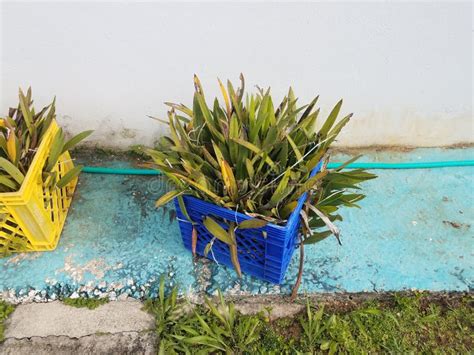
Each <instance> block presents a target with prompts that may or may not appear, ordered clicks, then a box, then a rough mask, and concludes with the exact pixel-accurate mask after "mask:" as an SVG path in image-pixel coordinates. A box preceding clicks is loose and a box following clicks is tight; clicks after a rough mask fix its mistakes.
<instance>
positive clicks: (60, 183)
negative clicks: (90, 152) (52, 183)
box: [56, 165, 83, 189]
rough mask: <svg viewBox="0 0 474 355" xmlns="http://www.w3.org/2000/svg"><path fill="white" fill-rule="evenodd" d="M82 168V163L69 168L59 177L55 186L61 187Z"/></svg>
mask: <svg viewBox="0 0 474 355" xmlns="http://www.w3.org/2000/svg"><path fill="white" fill-rule="evenodd" d="M82 168H83V166H82V165H78V166H75V167H74V168H72V169H71V170H69V171H68V172H67V173H66V174H64V176H63V177H62V178H61V179H59V181H58V182H57V183H56V186H57V187H58V188H60V189H62V188H63V187H64V186H66V185H67V184H69V183H70V182H71V181H72V180H73V179H75V178H76V177H77V176H78V175H79V174H80V173H81V170H82Z"/></svg>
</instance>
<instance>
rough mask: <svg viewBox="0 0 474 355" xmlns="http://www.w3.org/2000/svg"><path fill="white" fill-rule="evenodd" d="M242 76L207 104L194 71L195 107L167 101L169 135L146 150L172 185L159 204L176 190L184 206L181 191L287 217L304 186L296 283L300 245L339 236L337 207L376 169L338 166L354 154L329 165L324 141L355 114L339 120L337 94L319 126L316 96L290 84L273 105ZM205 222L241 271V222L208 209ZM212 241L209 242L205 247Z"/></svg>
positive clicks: (354, 198)
mask: <svg viewBox="0 0 474 355" xmlns="http://www.w3.org/2000/svg"><path fill="white" fill-rule="evenodd" d="M240 80H241V86H240V87H239V88H237V89H234V86H233V85H232V83H231V82H230V81H228V82H227V89H226V88H225V87H224V85H223V84H222V83H221V81H220V80H219V86H220V89H221V92H222V96H223V100H224V105H221V104H220V103H219V101H218V100H217V98H215V99H214V101H213V104H212V105H208V104H207V102H206V99H205V96H204V91H203V88H202V85H201V83H200V81H199V79H198V78H197V76H195V77H194V86H195V93H194V99H193V105H192V108H189V107H187V106H185V105H183V104H174V103H166V105H168V106H169V107H170V110H169V111H168V120H161V119H158V120H159V121H162V122H165V123H166V124H167V125H169V129H170V136H165V137H162V138H161V140H160V141H159V144H158V146H157V147H156V148H155V149H148V150H146V152H147V153H148V154H149V155H150V156H151V157H152V158H153V160H154V162H155V164H156V167H157V168H158V169H160V170H161V171H162V172H163V173H164V174H166V176H167V177H168V178H169V179H170V181H171V182H172V183H173V185H174V186H175V189H174V190H172V191H169V192H167V193H166V194H164V195H163V196H161V197H160V198H159V200H158V201H157V203H156V205H157V207H160V206H163V205H164V204H166V203H167V202H169V201H170V200H171V199H173V198H175V197H177V198H178V199H179V200H180V205H181V209H182V210H183V207H184V203H183V202H182V201H183V200H182V195H183V194H189V195H193V196H196V197H198V198H200V199H203V200H205V201H210V202H212V203H214V204H217V205H219V206H222V207H226V208H229V209H232V210H237V211H240V212H243V213H246V214H247V215H249V216H251V217H253V218H254V219H255V222H250V223H255V224H256V225H258V226H263V225H264V224H265V223H268V222H271V223H276V224H283V223H285V222H286V219H287V218H288V216H289V215H290V214H291V212H292V211H293V210H294V209H295V207H296V205H297V202H298V199H299V198H300V197H301V196H302V195H303V194H304V193H308V195H307V199H306V201H305V205H304V208H303V210H302V212H301V218H302V221H303V223H302V225H303V235H302V237H301V240H300V245H301V248H300V250H301V258H300V261H301V263H300V272H299V274H298V275H299V276H298V280H297V284H296V286H298V285H299V283H300V281H301V273H302V265H303V256H304V252H303V246H304V245H306V244H312V243H316V242H319V241H321V240H323V239H325V238H326V237H328V236H329V235H331V234H334V235H335V236H336V237H337V238H338V240H339V230H338V229H337V227H336V226H335V225H334V223H333V222H334V221H336V220H342V217H341V216H340V215H339V214H338V213H337V211H338V209H339V208H340V207H342V206H346V207H359V206H358V205H357V202H358V201H360V200H361V199H363V198H364V195H363V194H362V193H360V190H359V186H358V185H359V184H360V183H361V182H363V181H365V180H368V179H373V178H375V177H376V176H375V175H373V174H370V173H368V172H366V171H364V170H362V169H354V170H351V171H343V169H344V168H345V167H346V166H347V165H348V164H350V163H351V162H353V161H354V160H356V159H357V158H358V157H355V158H353V159H350V160H349V161H348V162H346V163H345V164H343V165H342V166H340V167H338V168H337V169H333V170H329V169H326V164H327V161H328V159H329V157H328V149H329V147H330V145H331V144H332V143H333V142H334V141H335V140H336V138H337V136H338V134H339V132H340V131H341V130H342V128H343V127H344V126H345V125H346V124H347V123H348V122H349V120H350V118H351V117H352V114H348V115H346V116H344V117H343V118H342V119H340V120H339V121H337V118H338V116H339V113H340V110H341V106H342V100H341V101H339V102H338V103H337V104H336V105H335V107H334V108H333V109H332V111H331V112H330V113H329V115H328V117H327V118H326V119H325V120H324V121H323V122H322V124H320V125H319V126H320V128H319V129H318V123H319V122H318V120H319V113H320V109H319V108H316V104H317V101H318V97H316V98H315V99H314V100H312V101H311V102H310V103H309V104H307V105H303V106H298V105H297V99H296V97H295V95H294V93H293V90H292V89H291V88H290V89H289V91H288V94H287V95H286V96H285V97H284V98H283V100H282V101H281V103H280V104H279V105H278V106H275V105H274V104H273V100H272V96H271V94H270V89H267V90H262V89H258V92H257V93H256V94H250V95H249V94H247V95H244V87H245V84H244V78H243V76H242V75H241V77H240ZM320 161H323V162H324V164H323V167H322V169H321V171H320V172H318V173H317V174H316V175H314V176H313V177H310V174H311V172H312V170H313V169H314V168H315V167H316V166H317V165H318V164H319V162H320ZM188 217H189V216H188ZM188 220H190V219H189V218H188ZM190 222H191V223H193V222H192V221H191V220H190ZM205 223H206V227H207V228H208V229H209V228H210V232H211V233H212V234H213V235H214V237H215V238H217V239H219V240H221V241H223V242H224V243H226V244H228V245H229V249H230V253H231V256H232V262H233V264H234V267H235V269H236V271H237V273H238V274H239V275H240V266H239V262H238V257H237V250H236V239H235V238H236V236H235V229H236V228H239V226H237V225H235V224H232V222H231V223H230V225H229V228H227V230H225V229H223V228H222V227H221V226H220V225H219V223H217V222H216V221H214V220H213V219H212V218H211V217H208V218H207V219H206V222H205ZM240 228H242V226H240ZM249 228H252V227H251V226H250V227H249ZM253 228H256V227H253ZM196 238H197V233H193V249H194V246H195V239H196ZM211 247H212V243H210V244H209V245H208V248H206V249H209V248H211ZM295 290H297V287H295ZM295 292H296V291H295Z"/></svg>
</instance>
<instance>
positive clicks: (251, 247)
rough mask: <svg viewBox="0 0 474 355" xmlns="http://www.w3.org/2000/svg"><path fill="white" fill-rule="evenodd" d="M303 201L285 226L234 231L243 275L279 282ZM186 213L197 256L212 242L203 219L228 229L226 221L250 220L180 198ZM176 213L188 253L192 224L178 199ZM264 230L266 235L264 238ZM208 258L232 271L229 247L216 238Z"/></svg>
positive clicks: (294, 238) (292, 245)
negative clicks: (193, 233)
mask: <svg viewBox="0 0 474 355" xmlns="http://www.w3.org/2000/svg"><path fill="white" fill-rule="evenodd" d="M321 164H322V163H321V162H320V163H319V164H318V165H317V166H316V167H315V168H314V169H313V171H312V172H311V176H314V175H315V174H316V173H317V172H318V171H319V170H320V169H321ZM305 199H306V193H305V194H303V195H302V196H301V197H300V198H299V200H298V205H297V206H296V208H295V210H294V211H293V212H292V213H291V215H290V217H289V218H288V221H287V223H286V225H275V224H272V223H268V224H267V225H266V226H264V227H262V228H258V229H244V230H239V229H237V231H236V240H237V253H238V257H239V262H240V267H241V270H242V272H243V273H246V274H250V275H253V276H255V277H257V278H259V279H262V280H265V281H270V282H273V283H278V284H279V283H281V282H282V281H283V278H284V276H285V273H286V269H287V268H288V264H289V263H290V260H291V257H292V255H293V252H294V251H295V247H296V244H297V240H298V233H299V230H300V218H299V215H300V211H301V208H302V207H303V204H304V201H305ZM183 200H184V204H185V206H186V210H187V212H188V214H189V217H190V218H191V220H192V221H193V222H194V223H195V224H194V226H195V228H196V229H197V233H198V238H197V245H196V253H197V254H199V255H203V256H204V248H205V247H206V245H207V244H208V243H209V242H210V241H211V240H212V239H213V236H212V234H211V233H210V232H209V231H208V230H207V229H206V227H204V224H203V219H204V218H205V217H206V216H210V217H211V218H213V219H214V220H215V221H217V222H219V223H220V224H221V225H222V227H223V228H224V229H227V224H226V223H225V221H234V222H237V223H241V222H242V221H245V220H247V219H251V218H252V217H249V216H247V215H245V214H243V213H240V212H236V211H233V210H230V209H227V208H223V207H220V206H217V205H214V204H212V203H209V202H205V201H202V200H200V199H198V198H195V197H193V196H183ZM174 202H175V206H176V212H177V216H178V221H179V227H180V229H181V236H182V238H183V243H184V246H185V247H186V248H187V249H189V250H191V234H192V228H193V226H192V224H191V223H190V222H189V221H188V220H187V219H186V217H185V216H184V215H183V213H182V211H181V208H180V207H179V203H178V199H175V201H174ZM263 231H266V232H267V235H266V237H264V234H263V233H262V232H263ZM207 258H208V259H210V260H214V261H217V262H218V263H219V264H224V265H227V266H229V267H231V268H233V265H232V261H231V259H230V253H229V246H228V245H227V244H225V243H224V242H221V241H220V240H218V239H215V240H214V243H213V246H212V251H211V252H209V253H208V255H207Z"/></svg>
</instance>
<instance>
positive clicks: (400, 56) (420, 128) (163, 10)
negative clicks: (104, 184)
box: [0, 2, 473, 147]
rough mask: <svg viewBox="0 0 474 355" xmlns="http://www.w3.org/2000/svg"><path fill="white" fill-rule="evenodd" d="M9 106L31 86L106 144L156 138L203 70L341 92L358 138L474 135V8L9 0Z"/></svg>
mask: <svg viewBox="0 0 474 355" xmlns="http://www.w3.org/2000/svg"><path fill="white" fill-rule="evenodd" d="M0 6H1V28H2V37H1V39H2V41H1V50H2V53H1V62H0V64H1V95H0V97H1V102H0V109H1V112H3V113H5V112H6V109H7V107H9V106H10V105H13V104H16V100H17V98H16V95H17V89H18V87H19V86H22V87H25V88H26V87H27V86H28V85H32V87H33V92H34V94H35V95H34V96H35V98H36V102H37V103H38V104H46V103H47V102H48V100H50V99H51V98H52V97H53V96H54V95H57V101H58V111H59V114H60V115H59V120H60V122H61V124H62V125H64V126H65V127H66V129H67V130H69V131H71V132H77V131H80V130H83V129H95V130H96V132H95V134H94V135H93V137H92V138H91V140H92V141H93V143H97V144H99V145H101V146H110V147H128V146H129V145H131V144H137V143H142V144H143V143H145V144H151V143H152V142H153V141H154V140H155V139H156V138H157V137H158V136H159V135H160V134H162V133H163V132H164V131H165V128H164V127H162V126H160V124H159V123H157V122H155V121H153V120H151V119H149V118H147V117H146V115H148V114H151V115H157V116H162V117H164V116H165V112H166V111H165V106H164V105H163V104H162V103H163V102H164V101H174V102H184V103H191V100H192V92H193V83H192V76H193V73H197V74H198V75H199V76H200V78H201V81H202V82H203V84H204V88H205V89H206V88H207V93H208V94H209V96H210V95H215V94H217V92H218V91H217V82H216V80H215V78H216V77H217V76H219V77H220V78H221V79H226V78H231V79H233V80H235V81H237V79H238V74H239V73H240V72H243V73H244V74H245V76H246V78H247V81H248V84H249V87H250V86H252V85H254V84H259V85H260V86H271V87H272V90H273V92H274V93H275V95H276V96H278V97H280V96H281V94H282V93H283V92H284V91H286V90H287V88H288V86H289V85H292V86H293V88H294V90H295V91H296V93H297V95H299V96H300V98H301V102H303V101H306V100H309V99H310V98H311V97H312V96H314V95H316V94H321V101H320V103H321V105H322V106H323V108H325V109H326V110H329V109H330V108H331V106H332V105H333V104H334V103H335V102H336V101H337V100H338V99H339V98H341V97H343V98H344V99H345V106H344V110H345V111H346V112H348V111H350V112H355V118H354V120H353V122H352V123H351V124H350V125H349V126H348V127H347V129H346V132H345V134H344V135H343V137H341V138H342V139H341V141H340V144H341V145H346V146H367V145H372V144H382V145H414V146H439V145H448V144H454V143H461V142H473V115H472V101H473V91H472V80H473V71H472V56H473V54H472V46H473V39H472V32H471V31H472V5H471V4H470V3H469V2H466V3H455V4H450V3H438V4H435V3H376V2H371V3H354V2H352V3H338V4H335V3H278V4H270V3H254V4H249V3H240V4H237V3H221V4H217V3H193V4H185V3H133V2H129V3H126V2H122V3H118V2H112V3H110V2H108V3H92V2H82V3H66V2H52V3H41V2H31V3H8V2H7V3H5V2H3V3H2V4H1V5H0Z"/></svg>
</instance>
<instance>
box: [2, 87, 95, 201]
mask: <svg viewBox="0 0 474 355" xmlns="http://www.w3.org/2000/svg"><path fill="white" fill-rule="evenodd" d="M55 102H56V99H54V100H53V102H52V103H51V104H49V105H48V106H45V107H43V108H42V109H41V110H40V111H39V112H36V111H35V108H34V107H33V99H32V94H31V88H29V89H28V91H27V93H26V95H25V94H24V92H23V91H22V90H21V89H20V90H19V104H18V106H17V107H16V108H10V110H9V111H8V115H7V116H6V117H4V118H0V192H15V191H18V190H19V188H20V187H21V185H22V183H23V180H24V179H25V175H26V174H27V172H28V169H29V167H30V165H31V163H32V161H33V158H34V157H35V154H36V152H37V150H38V148H39V145H40V144H41V142H42V140H43V137H44V135H45V134H46V132H47V130H48V128H49V127H50V125H51V123H52V122H53V121H54V120H55V118H56V107H55ZM91 133H92V131H85V132H82V133H79V134H78V135H77V136H75V137H73V138H71V139H70V140H68V141H66V139H65V137H64V133H63V131H62V129H59V130H58V132H57V134H56V135H55V137H54V139H53V143H52V146H51V149H50V151H49V153H48V159H47V162H46V164H45V166H44V169H43V179H44V180H43V181H45V182H46V184H47V185H48V186H51V187H54V186H57V187H59V188H61V187H64V186H66V185H67V184H68V183H69V182H70V181H71V180H72V179H74V178H75V177H76V176H77V175H78V174H79V173H80V171H81V169H82V167H81V166H76V167H75V168H74V169H71V170H70V171H69V172H68V173H66V174H65V175H64V176H63V177H61V178H59V176H58V174H57V173H56V172H55V171H53V168H54V167H55V165H56V163H57V161H58V159H59V157H60V156H61V154H63V153H64V152H66V151H67V150H69V149H71V148H72V147H74V146H75V145H76V144H77V143H79V142H80V141H81V140H83V139H84V138H86V137H87V136H89V135H90V134H91Z"/></svg>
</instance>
